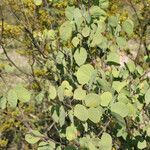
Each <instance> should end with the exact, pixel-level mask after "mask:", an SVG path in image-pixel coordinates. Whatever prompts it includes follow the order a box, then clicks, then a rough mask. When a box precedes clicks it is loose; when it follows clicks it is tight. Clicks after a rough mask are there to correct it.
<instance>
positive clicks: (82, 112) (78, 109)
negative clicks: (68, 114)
mask: <svg viewBox="0 0 150 150" xmlns="http://www.w3.org/2000/svg"><path fill="white" fill-rule="evenodd" d="M74 116H76V117H77V118H78V119H80V120H81V121H87V119H88V111H87V109H86V107H85V106H83V105H80V104H77V105H76V106H75V107H74Z"/></svg>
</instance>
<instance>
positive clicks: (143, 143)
mask: <svg viewBox="0 0 150 150" xmlns="http://www.w3.org/2000/svg"><path fill="white" fill-rule="evenodd" d="M137 147H138V148H139V149H144V148H146V147H147V144H146V140H144V141H142V142H141V141H139V142H138V144H137Z"/></svg>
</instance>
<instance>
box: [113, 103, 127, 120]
mask: <svg viewBox="0 0 150 150" xmlns="http://www.w3.org/2000/svg"><path fill="white" fill-rule="evenodd" d="M111 111H112V112H114V113H116V114H118V115H120V116H121V117H123V118H124V117H126V116H127V115H128V113H129V110H128V108H127V105H126V104H124V103H122V102H116V103H113V104H112V105H111Z"/></svg>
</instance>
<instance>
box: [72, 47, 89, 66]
mask: <svg viewBox="0 0 150 150" xmlns="http://www.w3.org/2000/svg"><path fill="white" fill-rule="evenodd" d="M74 59H75V61H76V63H77V64H78V65H79V66H81V65H83V64H84V63H85V61H86V59H87V51H86V50H85V49H84V48H83V47H81V48H80V49H77V50H76V51H75V53H74Z"/></svg>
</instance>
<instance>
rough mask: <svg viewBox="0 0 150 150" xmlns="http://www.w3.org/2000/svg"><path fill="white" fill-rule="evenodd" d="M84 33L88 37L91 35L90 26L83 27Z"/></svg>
mask: <svg viewBox="0 0 150 150" xmlns="http://www.w3.org/2000/svg"><path fill="white" fill-rule="evenodd" d="M82 35H83V36H84V37H88V36H89V35H90V28H89V27H88V26H85V27H84V28H83V29H82Z"/></svg>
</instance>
